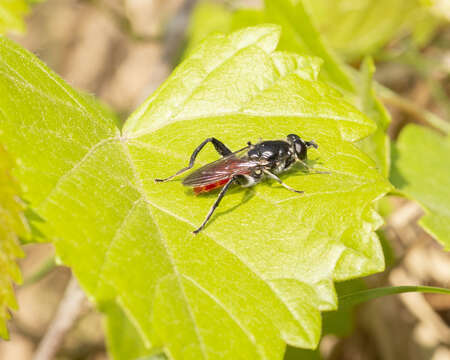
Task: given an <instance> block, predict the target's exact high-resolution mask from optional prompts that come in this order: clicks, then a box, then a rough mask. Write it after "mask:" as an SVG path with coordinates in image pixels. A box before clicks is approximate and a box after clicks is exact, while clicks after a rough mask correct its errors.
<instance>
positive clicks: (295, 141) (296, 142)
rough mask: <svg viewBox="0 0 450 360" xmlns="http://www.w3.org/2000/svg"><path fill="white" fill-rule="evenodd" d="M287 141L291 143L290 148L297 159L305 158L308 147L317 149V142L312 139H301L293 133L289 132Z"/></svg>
mask: <svg viewBox="0 0 450 360" xmlns="http://www.w3.org/2000/svg"><path fill="white" fill-rule="evenodd" d="M287 141H288V143H289V144H291V146H292V150H293V152H294V153H295V156H296V157H297V158H298V159H299V160H306V158H307V153H308V148H310V147H313V148H315V149H317V144H316V143H315V142H314V141H313V140H311V141H303V140H302V139H301V138H300V136H298V135H295V134H289V135H288V136H287Z"/></svg>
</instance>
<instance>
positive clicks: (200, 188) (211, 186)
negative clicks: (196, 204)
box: [193, 179, 230, 195]
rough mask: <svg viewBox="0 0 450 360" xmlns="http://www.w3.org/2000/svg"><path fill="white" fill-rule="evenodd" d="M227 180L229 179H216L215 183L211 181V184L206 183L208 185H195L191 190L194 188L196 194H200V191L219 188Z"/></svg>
mask: <svg viewBox="0 0 450 360" xmlns="http://www.w3.org/2000/svg"><path fill="white" fill-rule="evenodd" d="M228 180H230V179H223V180H219V181H217V182H215V183H211V184H208V185H203V186H195V187H194V188H193V190H194V192H195V194H196V195H197V194H200V193H204V192H208V191H211V190H214V189H217V188H220V187H222V186H224V185H225V184H226V183H227V182H228Z"/></svg>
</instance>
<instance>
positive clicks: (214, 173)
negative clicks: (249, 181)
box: [183, 146, 258, 187]
mask: <svg viewBox="0 0 450 360" xmlns="http://www.w3.org/2000/svg"><path fill="white" fill-rule="evenodd" d="M248 148H249V147H248V146H247V147H245V148H243V149H240V150H238V151H236V152H234V153H232V154H230V155H228V156H225V157H223V158H221V159H219V160H216V161H214V162H212V163H209V164H206V165H205V166H202V167H201V168H200V169H198V170H195V171H194V172H193V173H192V174H190V175H189V176H187V177H186V178H185V179H184V180H183V185H186V186H192V187H195V186H203V185H208V184H213V183H215V182H217V181H220V180H225V179H229V178H231V177H232V176H233V175H248V174H250V173H251V172H252V170H253V169H254V168H255V167H256V166H257V165H258V162H256V161H254V160H250V159H248V158H247V157H246V154H247V150H248Z"/></svg>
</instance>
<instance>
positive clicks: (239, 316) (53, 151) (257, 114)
mask: <svg viewBox="0 0 450 360" xmlns="http://www.w3.org/2000/svg"><path fill="white" fill-rule="evenodd" d="M279 36H280V29H279V27H276V26H270V25H266V26H258V27H253V28H247V29H244V30H242V31H238V32H234V33H232V34H230V35H228V36H225V35H213V36H211V37H209V38H208V39H206V40H205V41H204V42H203V43H202V44H200V45H199V47H198V48H197V49H196V50H195V51H193V52H192V53H191V55H190V56H189V57H188V58H187V59H186V60H185V61H184V62H183V63H182V64H181V65H180V66H179V67H178V68H177V69H176V70H175V71H174V72H173V74H172V75H171V76H170V78H169V79H168V80H167V81H166V82H165V83H164V84H163V85H162V86H161V87H160V88H159V89H158V90H157V91H156V92H155V94H154V95H153V96H151V97H150V98H149V99H148V100H147V101H146V102H144V104H142V106H141V107H140V108H139V109H137V110H136V112H135V113H134V114H133V115H132V116H131V117H130V118H129V119H128V121H127V122H126V124H125V126H124V129H123V132H122V133H120V132H119V131H118V129H117V128H116V127H115V125H114V120H113V119H112V118H107V117H106V114H105V113H104V112H102V111H100V110H99V108H98V107H96V106H95V104H94V103H93V102H87V101H86V100H85V99H84V98H83V97H82V96H79V95H78V94H76V93H75V92H74V91H73V90H72V89H70V88H69V87H68V86H67V85H66V84H64V83H63V82H62V81H61V80H60V79H58V78H57V77H56V76H55V75H54V74H53V73H52V72H50V71H49V70H48V69H47V68H46V67H45V66H44V65H42V63H40V62H39V61H38V60H36V58H35V57H33V56H32V55H31V54H29V53H27V52H26V51H24V50H22V49H20V48H19V47H18V46H16V45H14V44H13V43H11V42H10V41H8V40H4V39H3V40H1V42H0V77H1V81H0V95H1V96H0V109H1V111H0V125H1V127H2V129H5V130H4V133H3V134H1V135H0V140H1V141H5V142H6V143H7V144H8V147H9V148H11V149H13V151H14V155H15V156H18V157H19V159H20V164H21V167H20V169H19V171H18V174H19V175H18V176H20V180H21V181H24V182H25V183H26V185H27V187H26V196H27V199H29V200H30V201H31V204H32V207H33V208H34V209H35V210H36V211H37V212H38V213H39V215H40V216H41V217H42V218H44V219H45V220H46V221H47V223H46V224H45V225H44V226H42V228H41V230H42V231H43V232H44V233H45V234H46V236H47V237H48V238H51V239H53V241H54V242H55V245H56V249H57V254H58V256H59V257H60V258H61V259H62V261H63V262H64V263H66V264H67V265H69V266H71V267H72V269H73V271H74V273H75V274H76V276H77V277H78V279H79V281H80V284H81V285H82V287H83V288H84V289H85V291H86V293H87V294H88V296H89V297H90V298H91V299H93V300H94V301H96V302H97V303H99V304H106V303H108V302H110V301H112V300H115V301H117V302H118V303H119V304H120V305H121V306H122V307H123V309H124V310H125V313H126V314H127V315H128V316H129V317H130V319H131V320H132V323H133V324H134V325H135V326H136V328H137V332H138V333H139V334H141V335H142V336H143V337H144V341H145V343H147V344H149V345H150V347H151V349H153V350H155V349H160V348H164V349H165V351H166V353H167V354H168V355H169V357H171V358H174V359H195V360H197V359H214V360H215V359H238V358H242V359H281V358H282V356H283V353H284V349H285V345H286V343H289V344H291V345H294V346H298V347H304V348H314V347H315V346H317V343H318V340H319V338H320V327H321V324H320V321H321V320H320V311H324V310H330V309H334V308H336V306H337V303H336V295H335V291H334V287H333V281H335V280H344V279H348V278H354V277H359V276H364V275H367V274H370V273H373V272H377V271H381V270H382V269H383V266H384V260H383V254H382V250H381V246H380V244H379V241H378V239H377V237H376V235H375V233H374V230H375V229H376V228H377V227H378V226H379V225H380V223H381V220H380V217H379V216H378V215H377V214H376V213H375V212H374V211H373V210H372V203H373V201H375V200H376V199H378V198H379V197H381V196H383V195H384V194H385V192H386V191H388V190H389V189H390V185H389V184H388V183H387V182H386V181H385V180H384V179H383V178H382V177H381V176H380V174H379V173H378V172H377V170H376V166H375V164H374V162H373V161H372V160H371V159H370V158H368V157H367V156H366V155H364V154H363V153H362V152H361V151H360V150H358V148H357V147H355V146H354V145H353V144H352V143H351V142H353V141H357V140H359V139H361V138H362V137H365V136H367V135H369V134H370V133H371V132H372V131H373V130H374V129H375V125H374V124H373V122H372V121H371V120H369V119H368V118H367V117H365V116H364V115H363V114H362V113H361V112H359V111H358V110H357V109H356V108H354V107H353V106H352V105H350V104H349V103H347V102H346V101H345V100H344V98H343V97H342V96H341V95H340V94H339V93H338V92H337V91H336V90H335V89H334V88H332V87H330V86H329V85H327V84H326V83H324V82H321V81H319V80H318V79H317V75H318V71H319V63H320V61H319V60H318V59H316V58H312V57H302V56H299V55H295V54H292V53H286V52H278V51H275V50H274V49H275V48H276V47H277V43H278V40H279ZM18 130H20V131H18ZM289 133H297V134H299V135H300V136H302V137H303V138H305V139H308V140H309V139H314V140H315V141H316V142H317V143H318V144H319V149H318V150H312V151H311V152H310V161H311V164H314V166H315V168H317V169H327V170H329V171H330V172H331V174H325V175H324V174H315V175H307V174H305V173H304V172H302V171H301V168H300V167H297V168H295V169H293V170H292V171H290V172H289V173H286V174H284V175H283V176H282V177H283V179H284V180H285V181H286V182H287V183H288V184H289V185H291V186H293V187H295V188H298V189H301V190H304V191H305V194H304V195H303V196H301V195H297V194H295V195H294V194H292V193H290V192H288V191H286V190H285V189H284V188H282V187H280V186H279V185H278V184H273V183H271V182H270V181H267V182H264V183H262V184H260V185H258V186H256V187H254V188H249V189H241V188H239V187H235V188H234V189H232V190H231V191H230V193H229V194H227V196H226V197H225V198H224V200H223V202H222V203H221V205H220V208H219V209H218V211H217V213H216V214H215V215H214V216H213V218H212V219H211V221H210V222H209V224H208V226H207V227H206V228H205V229H204V231H202V232H201V233H199V234H198V235H196V236H195V235H193V234H192V231H193V230H194V229H195V228H196V227H197V226H198V225H199V224H200V223H201V222H202V221H203V219H204V217H205V215H206V213H207V211H208V209H209V207H210V206H211V205H212V202H213V201H214V199H215V197H216V195H217V194H215V193H213V194H209V195H206V196H198V197H195V196H193V193H192V191H191V190H189V189H186V188H183V187H182V186H181V184H180V181H179V180H175V181H172V182H168V183H165V184H156V183H155V182H154V181H153V180H154V179H155V178H156V177H162V176H168V175H171V174H172V173H174V172H175V171H176V170H179V169H180V168H182V167H184V166H185V165H186V163H187V161H188V158H189V156H190V153H191V152H192V151H193V149H194V148H195V147H196V146H197V145H198V144H199V143H200V142H201V141H203V140H204V139H205V138H207V137H210V136H215V137H217V138H219V139H221V140H223V141H224V142H225V143H226V144H227V145H228V146H229V147H230V148H231V149H238V148H240V147H242V146H243V145H245V144H246V142H247V141H248V140H251V141H253V142H256V141H258V139H259V138H263V139H283V138H284V137H285V136H286V135H287V134H289ZM36 134H39V135H36ZM217 157H218V155H217V154H215V153H214V152H213V151H212V150H211V149H209V150H205V152H204V153H203V154H201V155H200V157H199V163H200V164H204V163H206V162H209V161H212V160H214V159H217Z"/></svg>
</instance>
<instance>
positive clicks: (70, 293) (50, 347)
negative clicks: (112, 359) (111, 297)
mask: <svg viewBox="0 0 450 360" xmlns="http://www.w3.org/2000/svg"><path fill="white" fill-rule="evenodd" d="M84 299H85V297H84V293H83V291H82V290H81V289H80V287H79V286H78V283H77V281H76V280H75V278H74V277H72V278H71V280H70V282H69V285H67V288H66V291H65V293H64V297H63V299H62V300H61V302H60V304H59V307H58V310H57V311H56V315H55V317H54V318H53V320H52V322H51V323H50V326H49V328H48V329H47V332H46V333H45V335H44V337H43V339H42V340H41V342H40V343H39V346H38V347H37V350H36V352H35V354H34V356H33V360H51V359H54V357H55V354H56V353H57V352H58V350H59V348H60V347H61V345H62V343H63V341H64V336H65V335H66V334H67V332H68V331H69V330H70V329H71V328H72V326H73V324H74V323H75V321H76V320H77V319H78V317H79V315H80V314H81V311H82V309H83V301H84Z"/></svg>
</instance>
